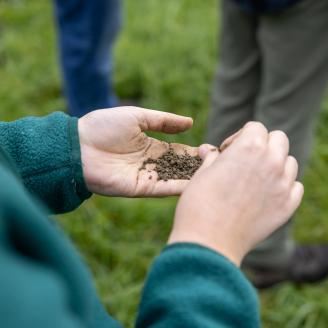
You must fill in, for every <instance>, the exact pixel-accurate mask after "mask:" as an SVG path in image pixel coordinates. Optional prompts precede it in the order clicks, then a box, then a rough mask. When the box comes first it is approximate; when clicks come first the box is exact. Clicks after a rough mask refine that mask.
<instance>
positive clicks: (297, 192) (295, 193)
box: [287, 181, 304, 218]
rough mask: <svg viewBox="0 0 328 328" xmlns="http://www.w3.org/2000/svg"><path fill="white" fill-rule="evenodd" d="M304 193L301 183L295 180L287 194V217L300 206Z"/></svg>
mask: <svg viewBox="0 0 328 328" xmlns="http://www.w3.org/2000/svg"><path fill="white" fill-rule="evenodd" d="M303 195H304V187H303V184H302V183H301V182H299V181H295V183H294V185H293V187H292V189H291V192H290V194H289V200H288V211H289V213H287V214H288V215H287V217H288V218H289V217H291V216H292V215H293V214H294V212H295V211H296V210H297V208H298V207H299V206H300V204H301V201H302V198H303Z"/></svg>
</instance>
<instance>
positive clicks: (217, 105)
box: [206, 0, 328, 288]
mask: <svg viewBox="0 0 328 328" xmlns="http://www.w3.org/2000/svg"><path fill="white" fill-rule="evenodd" d="M221 34H222V36H221V41H220V67H219V69H218V72H217V75H216V78H215V85H214V89H213V97H212V108H211V112H210V120H209V124H208V132H207V137H206V142H209V143H212V144H220V142H222V141H223V140H224V139H225V138H226V137H228V136H229V135H230V134H232V133H234V132H236V131H237V130H238V129H240V128H241V127H242V126H243V125H244V124H245V122H247V121H252V120H255V121H260V122H262V123H263V124H264V125H265V126H267V128H268V130H276V129H279V130H283V131H284V132H285V133H286V134H287V135H288V137H289V139H290V147H291V154H292V155H293V156H295V157H296V159H297V160H298V162H299V164H300V176H301V175H302V172H304V166H305V163H306V160H307V158H308V156H309V153H310V150H311V144H312V140H313V131H314V125H315V119H316V117H317V114H318V111H319V108H320V104H321V101H322V99H323V96H324V92H325V88H326V86H327V81H328V42H327V40H328V2H327V1H326V0H263V1H251V0H223V1H222V29H221ZM290 227H291V225H290V223H288V224H286V225H285V226H283V228H281V229H280V230H278V231H277V232H276V233H274V234H273V235H272V236H271V237H269V238H268V239H267V240H266V241H265V242H263V243H262V244H261V245H260V246H259V247H258V248H257V249H256V250H254V251H253V252H251V253H250V254H249V255H248V256H247V257H246V259H245V261H244V269H245V270H246V271H248V273H249V277H250V279H251V280H252V282H253V284H254V285H255V286H256V287H258V288H267V287H270V286H273V285H274V284H276V283H278V282H281V281H294V282H298V283H304V282H316V281H319V280H321V279H323V278H325V277H326V276H327V275H328V245H298V244H295V243H294V242H293V241H292V240H291V238H290Z"/></svg>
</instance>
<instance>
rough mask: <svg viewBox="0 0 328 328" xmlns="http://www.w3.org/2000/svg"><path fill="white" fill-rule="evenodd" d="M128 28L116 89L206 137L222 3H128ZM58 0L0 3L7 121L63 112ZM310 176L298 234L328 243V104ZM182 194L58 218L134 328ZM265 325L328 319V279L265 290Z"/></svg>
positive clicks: (192, 134) (2, 109)
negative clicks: (54, 3) (183, 119)
mask: <svg viewBox="0 0 328 328" xmlns="http://www.w3.org/2000/svg"><path fill="white" fill-rule="evenodd" d="M124 10H125V26H124V29H123V31H122V33H121V35H120V39H119V42H118V43H117V47H116V53H115V56H116V70H115V85H116V89H117V92H118V94H119V95H120V96H121V97H124V98H133V97H140V98H141V101H142V105H143V106H146V107H151V108H157V109H161V110H168V111H172V112H176V113H181V114H186V115H191V116H192V117H194V119H195V125H194V127H193V129H192V130H191V131H189V132H187V133H184V134H182V135H181V136H178V137H177V138H175V137H172V136H171V137H164V136H163V138H165V139H166V140H178V141H179V142H185V143H189V144H192V145H197V144H199V143H200V142H201V141H202V138H203V134H204V129H205V125H206V119H207V112H208V108H209V90H210V85H211V81H212V78H213V73H214V70H215V66H216V63H217V34H218V25H219V17H218V10H217V3H216V0H207V1H199V0H166V1H156V0H142V1H134V0H126V1H125V8H124ZM55 40H56V37H55V33H54V26H53V19H52V8H51V2H50V1H42V0H29V1H23V0H0V100H1V101H0V117H1V119H2V120H12V119H16V118H19V117H21V116H24V115H31V114H32V115H43V114H46V113H49V112H51V111H53V110H57V109H64V108H65V101H64V99H63V98H62V95H61V82H60V72H59V68H58V64H57V56H56V48H55ZM324 107H325V109H324V111H323V112H322V114H321V117H320V123H319V128H318V133H317V139H316V144H315V148H314V154H313V157H312V160H311V162H310V165H309V168H308V170H307V173H306V176H305V187H306V193H305V199H304V202H303V205H302V207H301V209H300V210H299V212H298V215H297V218H296V220H295V229H294V231H295V238H296V239H298V240H301V241H304V242H319V241H321V242H325V241H326V242H327V241H328V221H327V218H326V215H327V213H328V202H327V201H326V199H327V195H328V177H327V174H326V172H327V167H328V166H327V164H328V144H327V143H326V140H328V131H327V129H326V126H328V102H326V104H325V106H324ZM175 203H176V199H174V198H169V199H157V200H154V199H152V200H145V199H142V200H141V199H135V200H132V199H113V198H112V199H108V198H104V197H93V198H92V199H91V200H89V201H87V202H86V203H85V204H84V205H83V206H81V208H80V209H79V210H77V211H75V212H74V213H71V214H68V215H65V216H62V217H60V218H59V221H60V222H61V224H62V225H63V227H64V229H66V230H67V232H68V233H69V234H70V235H71V237H72V238H73V240H74V241H75V242H76V244H77V246H78V247H79V249H80V250H81V252H82V254H83V255H84V256H85V258H86V260H87V262H88V263H89V264H90V266H91V268H92V271H93V273H94V276H95V280H96V283H97V287H98V290H99V292H100V294H101V297H102V300H103V301H104V303H105V304H106V306H107V307H108V309H109V311H110V312H111V313H112V314H113V315H115V316H116V317H118V318H119V319H120V320H121V321H122V322H124V323H125V324H126V325H127V326H128V327H131V326H132V325H133V318H134V316H135V312H136V308H137V304H138V301H139V296H140V290H141V288H142V284H143V280H144V278H145V274H146V272H147V269H148V268H149V265H150V263H151V261H152V259H153V258H154V256H155V255H156V254H158V252H159V251H160V249H161V248H162V247H163V246H164V245H165V240H166V238H167V235H168V232H169V229H170V226H171V223H172V216H173V213H174V206H175ZM260 297H261V301H262V319H263V327H267V328H269V327H270V328H271V327H272V328H273V327H275V328H276V327H288V328H294V327H306V328H314V327H315V328H320V327H326V326H327V325H328V283H322V284H318V285H315V286H306V287H295V286H293V285H290V284H283V285H281V286H279V287H276V288H274V289H272V290H270V291H267V292H265V293H262V294H261V295H260Z"/></svg>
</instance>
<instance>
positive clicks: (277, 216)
mask: <svg viewBox="0 0 328 328" xmlns="http://www.w3.org/2000/svg"><path fill="white" fill-rule="evenodd" d="M220 148H221V149H222V148H223V149H224V151H223V152H222V153H221V154H219V152H218V151H216V149H214V148H213V147H212V148H210V147H209V146H206V145H204V146H201V148H200V149H199V153H200V156H201V157H202V158H203V159H204V163H203V165H202V167H201V168H200V170H198V171H197V172H196V174H195V175H194V176H193V178H192V179H191V181H190V183H189V185H188V186H187V187H186V189H185V190H184V192H183V193H182V196H181V198H180V200H179V203H178V206H177V209H176V214H175V219H174V226H173V229H172V232H171V235H170V238H169V241H168V243H169V244H171V243H177V242H193V243H198V244H202V245H204V246H207V247H209V248H212V249H214V250H215V251H217V252H219V253H221V254H223V255H225V256H226V257H227V258H229V259H230V260H231V261H232V262H233V263H235V264H236V265H237V266H240V263H241V261H242V259H243V258H244V256H245V255H246V254H247V253H248V252H249V251H250V250H251V249H253V248H254V247H255V246H256V244H258V243H259V242H260V241H262V240H264V239H265V238H266V237H268V236H269V235H270V234H271V233H272V232H274V231H275V230H276V229H278V228H279V227H280V226H281V225H283V224H284V223H286V222H287V220H288V218H289V217H290V216H291V215H292V214H293V213H294V211H295V210H296V209H297V207H298V206H299V204H300V202H301V199H302V196H303V185H302V184H301V183H300V182H297V181H296V180H295V179H296V177H297V171H298V165H297V162H296V160H295V158H294V157H292V156H288V152H289V142H288V138H287V137H286V135H285V134H284V133H283V132H281V131H273V132H271V133H268V131H267V130H266V128H265V127H264V126H263V125H262V124H260V123H256V122H251V123H248V124H247V125H246V126H245V127H244V128H243V129H242V130H241V131H239V132H238V133H236V134H235V135H234V136H232V137H230V138H228V139H227V140H226V141H225V142H224V147H220ZM213 150H214V151H213Z"/></svg>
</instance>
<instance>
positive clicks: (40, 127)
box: [0, 112, 91, 213]
mask: <svg viewBox="0 0 328 328" xmlns="http://www.w3.org/2000/svg"><path fill="white" fill-rule="evenodd" d="M0 145H1V146H2V147H3V148H4V149H5V150H6V151H7V153H8V154H9V155H10V157H11V158H12V160H13V161H14V163H15V165H16V167H17V169H18V172H19V174H20V175H21V177H22V179H23V182H24V185H25V186H26V188H27V189H28V190H29V191H30V192H31V193H32V194H34V195H36V196H37V197H38V198H40V199H41V200H42V201H43V202H44V203H45V204H46V205H47V206H48V207H49V208H50V209H51V210H52V211H53V212H55V213H60V212H67V211H70V210H72V209H74V208H76V207H77V206H78V205H80V204H81V203H82V201H83V200H84V199H86V198H88V197H89V196H90V195H91V194H90V193H89V192H88V191H87V189H86V186H85V183H84V180H83V174H82V167H81V158H80V145H79V139H78V131H77V119H76V118H71V117H69V116H67V115H65V114H63V113H59V112H57V113H53V114H51V115H48V116H46V117H42V118H38V117H27V118H24V119H20V120H17V121H13V122H9V123H7V122H0Z"/></svg>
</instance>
